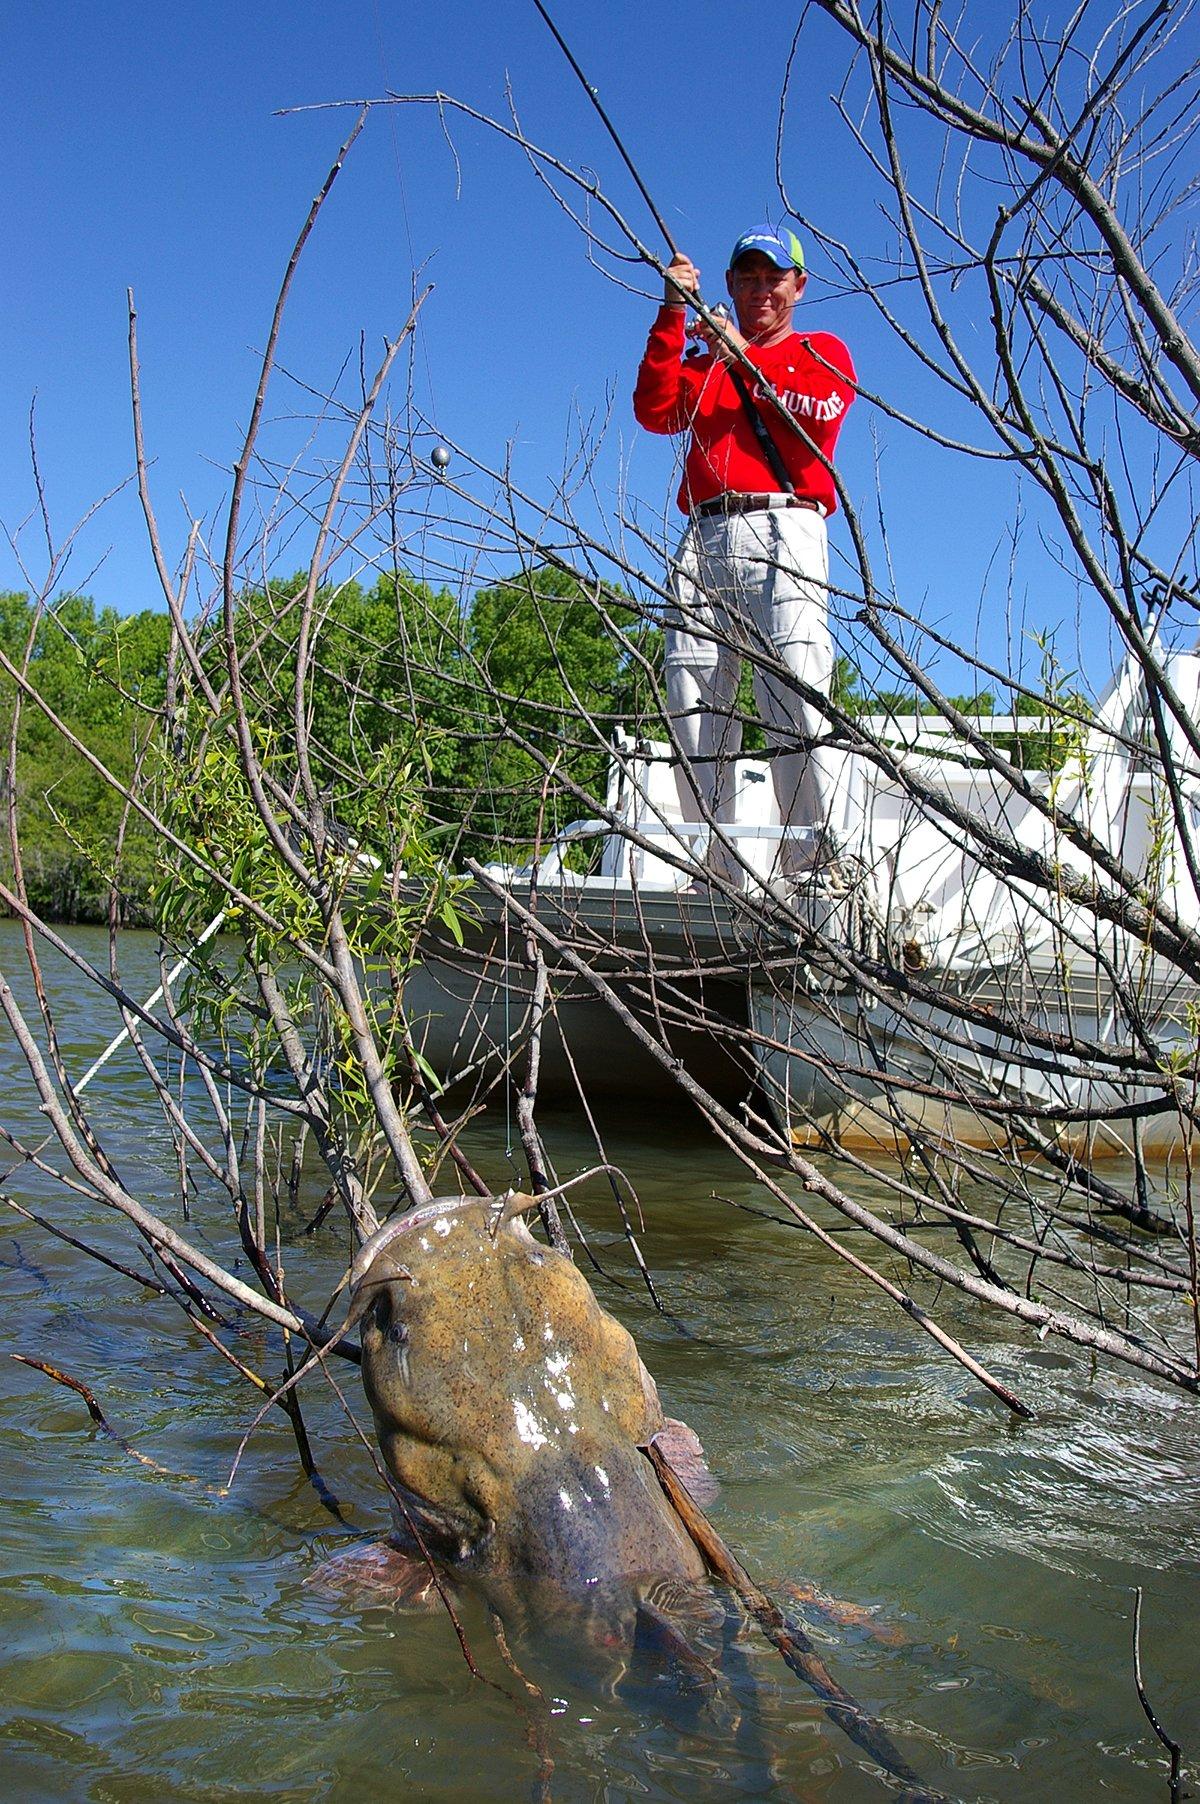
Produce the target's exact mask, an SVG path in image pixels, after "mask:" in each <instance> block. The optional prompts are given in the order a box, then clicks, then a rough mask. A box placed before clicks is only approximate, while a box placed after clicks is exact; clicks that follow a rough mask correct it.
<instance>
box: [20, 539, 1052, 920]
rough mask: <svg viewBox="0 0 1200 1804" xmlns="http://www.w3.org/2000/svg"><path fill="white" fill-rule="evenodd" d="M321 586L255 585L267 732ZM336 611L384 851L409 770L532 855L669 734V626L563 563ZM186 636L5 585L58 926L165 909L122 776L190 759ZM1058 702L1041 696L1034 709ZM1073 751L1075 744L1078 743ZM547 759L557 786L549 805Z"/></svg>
mask: <svg viewBox="0 0 1200 1804" xmlns="http://www.w3.org/2000/svg"><path fill="white" fill-rule="evenodd" d="M304 580H305V579H304V578H303V577H302V576H300V575H296V576H294V577H290V578H288V579H286V580H283V581H281V582H271V583H268V584H266V585H264V586H262V587H258V588H253V589H248V590H245V591H244V592H243V593H242V595H241V596H240V597H239V606H238V616H237V628H236V641H237V644H238V647H239V657H240V659H241V663H242V670H243V675H244V678H245V681H246V684H247V689H248V693H249V697H250V705H251V711H252V714H253V717H254V719H255V720H256V721H257V723H258V725H259V729H260V730H261V731H263V732H270V733H278V732H280V731H286V730H287V722H288V720H289V718H290V709H291V705H292V703H291V692H292V684H293V677H294V672H295V664H296V650H297V645H296V641H297V631H298V621H299V619H300V614H301V610H300V608H299V606H298V601H299V597H300V596H301V593H302V591H303V588H304ZM598 600H600V605H599V606H598ZM319 606H320V611H321V615H322V626H321V634H320V647H319V655H318V659H317V664H316V669H315V671H314V675H313V681H312V683H311V685H308V686H307V695H308V699H307V701H306V706H307V708H308V709H309V713H310V723H311V737H312V745H313V747H314V753H315V758H316V763H317V770H318V777H319V781H320V783H321V786H322V789H323V791H324V792H325V793H326V795H327V797H328V805H329V812H330V817H331V819H332V820H334V821H336V822H337V824H338V825H339V827H341V828H343V829H344V830H345V831H346V832H347V833H349V834H352V835H354V836H355V837H356V838H359V839H362V840H364V841H365V842H367V843H371V844H376V843H378V841H379V837H380V826H381V823H380V819H379V814H378V809H379V798H380V794H381V784H382V790H383V792H384V793H386V789H387V773H388V771H390V770H394V771H396V772H397V773H399V772H401V771H403V772H405V773H411V772H412V771H413V770H414V769H416V770H417V772H418V776H419V782H420V788H421V791H422V794H423V797H424V807H423V820H422V827H423V831H424V832H425V833H426V835H427V836H428V838H429V840H430V843H431V844H432V846H433V847H434V848H435V849H436V850H439V851H441V852H442V853H444V854H445V855H446V856H448V857H462V856H465V855H467V854H472V855H475V856H479V857H484V858H487V857H493V856H500V857H505V858H512V857H519V856H521V855H522V854H525V853H528V852H531V851H532V850H533V848H534V847H535V845H536V843H537V842H538V840H539V837H540V838H541V839H542V840H543V841H544V840H545V839H548V838H550V837H552V836H553V834H554V833H555V832H556V831H557V830H558V829H559V828H561V827H562V826H563V825H565V824H566V818H573V814H572V810H571V798H572V795H573V794H575V795H579V796H584V795H597V794H599V795H603V793H604V782H605V769H606V764H607V750H606V747H607V745H608V743H609V742H610V741H611V737H612V733H613V731H614V729H615V728H617V727H618V726H621V727H625V728H627V729H630V730H633V731H635V732H637V733H639V734H641V735H642V736H643V737H653V738H663V737H665V736H666V728H665V726H664V725H663V722H662V718H661V713H660V710H659V706H658V702H657V698H656V677H657V671H658V668H659V665H660V662H661V651H662V642H661V633H660V631H659V630H658V628H657V627H656V626H654V625H646V624H645V622H644V620H643V619H642V618H641V617H640V616H639V614H638V612H637V611H636V610H635V609H634V608H633V607H632V606H631V605H630V606H625V605H623V604H622V601H621V600H620V599H619V598H618V599H616V600H614V599H613V598H612V597H611V596H608V597H606V598H603V599H601V598H598V597H597V596H595V595H592V594H589V593H587V592H586V591H585V589H584V587H583V586H582V585H581V584H580V582H579V581H578V579H577V578H575V577H573V576H570V575H568V574H566V573H564V572H563V571H561V570H558V569H556V568H554V567H552V566H548V565H543V566H540V567H537V568H535V569H532V570H529V571H525V572H522V573H520V574H519V575H517V576H514V577H513V578H511V579H509V580H506V581H502V582H499V583H496V584H493V585H490V586H487V587H484V588H481V589H479V590H478V591H476V592H475V594H474V595H473V596H472V597H471V598H470V599H469V600H468V601H466V602H465V603H464V602H463V601H460V599H459V598H458V597H457V596H456V595H455V594H454V592H453V591H452V590H451V589H449V588H447V587H440V588H435V587H433V586H431V585H430V584H428V583H425V582H421V581H419V580H418V579H417V578H415V577H413V576H411V575H410V574H408V573H407V572H405V571H403V570H394V571H390V572H386V573H384V574H382V575H379V576H378V577H377V578H376V580H375V582H374V583H373V584H372V585H371V586H370V587H366V586H364V585H363V584H362V583H360V582H357V581H349V582H345V583H341V584H338V585H337V586H336V587H330V588H329V589H328V590H326V591H323V592H322V594H321V596H320V598H319ZM220 638H221V634H220V629H219V627H218V625H217V624H216V623H215V622H210V623H209V625H208V627H207V629H206V630H205V631H202V632H201V633H200V635H199V639H198V642H199V643H200V645H201V647H202V648H205V647H206V649H204V650H202V658H203V661H204V662H206V663H209V664H211V666H212V668H213V670H214V671H216V670H217V669H219V668H221V667H222V666H223V662H224V656H225V652H224V648H223V646H222V645H221V644H220V643H219V641H220ZM171 643H172V635H171V624H170V620H169V617H168V616H167V615H166V614H165V613H162V612H156V611H153V610H150V609H146V610H142V611H141V612H139V613H135V614H132V615H128V616H124V617H122V616H120V615H118V614H117V613H116V612H115V611H114V610H113V609H111V608H103V609H99V610H98V609H97V608H96V606H95V604H94V603H93V601H92V600H91V599H90V598H89V597H88V596H86V595H74V594H69V595H64V596H62V597H60V598H59V599H57V600H56V601H55V602H54V603H53V604H52V605H51V606H49V607H45V608H41V609H39V608H37V607H35V605H34V604H33V602H32V601H31V600H30V598H29V597H28V596H27V595H24V594H21V593H6V594H0V648H2V649H3V651H4V652H5V654H6V655H7V656H8V658H9V659H10V660H11V661H12V662H13V663H14V664H15V665H16V666H18V668H23V669H24V670H25V671H26V672H27V676H28V681H29V684H30V686H31V688H32V689H33V690H34V691H36V693H37V696H38V697H39V698H40V701H41V703H42V704H44V706H41V705H38V703H37V702H35V701H34V700H32V699H30V698H29V697H28V696H26V697H25V698H24V699H21V692H20V689H19V686H18V685H17V684H15V683H14V681H13V680H12V679H11V678H9V677H7V676H5V675H3V674H0V731H2V732H3V744H4V747H5V752H6V756H5V761H4V768H3V771H2V772H0V783H2V784H3V793H4V802H5V809H6V815H7V812H8V808H9V805H10V803H11V804H12V805H13V806H14V807H15V813H16V819H17V823H18V826H19V835H20V846H21V866H22V871H21V874H22V877H23V881H24V884H25V889H26V893H27V897H28V900H29V903H30V905H31V906H32V907H33V908H34V909H35V910H36V911H37V912H38V913H39V914H41V915H42V916H43V917H45V918H47V919H51V920H56V921H64V922H71V921H101V920H104V919H106V918H107V916H108V911H109V908H110V902H111V900H112V899H113V898H114V897H115V899H116V906H117V909H118V914H119V917H120V918H121V919H122V920H123V921H124V922H125V923H127V924H138V923H147V922H150V921H151V920H152V919H153V918H154V906H153V888H154V881H155V874H156V869H157V860H156V845H155V837H154V834H153V832H152V831H151V830H150V829H149V828H148V827H147V826H146V824H145V823H144V822H143V820H142V819H141V818H140V817H139V816H138V815H137V813H136V812H134V811H131V810H129V809H128V808H127V807H126V804H125V802H124V800H123V798H122V796H121V795H120V793H119V791H118V790H117V789H114V787H113V786H112V785H111V784H110V783H109V782H108V781H107V780H106V778H105V776H104V774H103V770H107V771H109V772H111V773H112V775H113V776H115V777H116V778H117V779H118V781H119V783H121V784H123V785H125V786H127V787H128V786H130V785H132V784H134V782H135V778H136V779H137V781H139V782H140V781H145V780H146V779H147V778H149V779H150V780H151V781H153V776H154V769H155V762H156V760H159V759H161V758H163V757H164V756H168V757H171V756H174V753H173V752H172V750H171V748H170V745H169V737H170V735H169V732H164V723H165V720H166V715H167V712H168V711H169V710H168V700H169V691H170V689H171V684H170V679H169V667H170V663H171ZM1060 699H1061V694H1060ZM1069 699H1070V703H1071V706H1072V708H1073V709H1075V708H1078V707H1079V706H1081V705H1083V704H1082V701H1081V698H1080V697H1079V696H1077V695H1075V694H1072V695H1071V696H1070V698H1069ZM834 700H835V702H836V703H837V704H838V705H839V706H840V707H841V708H843V709H844V710H845V711H846V712H847V713H851V714H864V713H871V712H876V713H879V712H887V713H894V714H897V715H905V714H913V713H916V712H921V711H927V706H926V705H925V704H922V702H921V701H920V700H919V698H917V697H916V696H915V695H913V694H906V693H903V692H901V691H890V690H889V691H887V692H882V691H881V692H878V693H863V692H862V690H861V687H860V682H859V676H858V673H857V671H856V670H855V668H854V666H853V664H852V663H851V662H850V660H848V659H846V658H840V659H839V660H838V669H837V675H836V680H835V691H834ZM957 700H958V704H959V705H960V706H961V707H962V708H963V709H964V710H966V711H968V712H970V713H972V714H975V715H990V714H992V713H994V712H995V711H996V709H995V697H994V694H993V693H992V692H990V691H988V692H981V693H978V694H975V695H972V696H966V697H959V698H957ZM738 706H739V709H740V711H741V713H742V714H743V716H744V722H745V730H744V746H745V749H746V750H747V751H748V752H754V751H757V750H760V749H761V747H762V744H763V741H762V735H761V733H760V732H759V730H758V728H757V726H756V723H755V720H754V703H753V696H752V689H751V684H750V673H749V670H747V671H746V672H745V673H744V680H743V684H742V688H741V691H740V693H739V698H738ZM1044 706H1045V704H1044V703H1043V702H1042V701H1041V700H1039V698H1037V697H1036V696H1029V695H1023V696H1018V697H1017V698H1016V700H1015V705H1014V709H1013V711H1014V712H1015V713H1026V714H1030V713H1037V712H1039V711H1040V710H1042V709H1043V708H1044ZM14 727H15V734H14ZM63 729H65V733H64V730H63ZM1057 743H1059V744H1065V741H1063V740H1062V736H1061V735H1059V738H1058V741H1057ZM1055 745H1056V739H1055V734H1054V732H1053V731H1047V732H1046V733H1045V734H1036V735H1025V736H1024V737H1023V739H1022V741H1021V742H1019V743H1018V742H1016V741H1010V740H1006V741H1005V749H1011V750H1012V751H1013V752H1014V753H1015V754H1019V755H1021V756H1022V758H1023V760H1024V762H1026V763H1027V764H1029V765H1032V766H1041V767H1044V766H1045V765H1046V764H1047V763H1049V762H1053V761H1054V758H1055ZM84 747H86V748H87V751H86V752H85V750H84V749H82V748H84ZM533 748H536V754H540V756H538V755H535V751H534V749H533ZM87 752H90V753H91V758H89V757H88V755H87ZM547 757H548V758H550V759H552V760H553V761H554V763H555V770H556V774H557V779H558V780H557V781H556V782H555V784H554V785H553V786H552V789H553V794H552V795H551V796H550V797H548V798H547V799H545V800H544V799H543V790H544V788H545V787H546V786H545V782H544V770H545V765H544V763H543V762H542V760H543V759H545V758H547ZM98 766H102V767H103V770H102V769H100V768H98ZM367 770H370V771H371V772H373V773H374V776H375V779H376V780H375V781H374V782H372V783H370V784H364V783H363V780H362V779H363V774H364V771H367ZM564 810H566V818H559V816H560V815H561V814H562V813H563V811H564ZM371 811H373V812H371ZM580 811H581V810H580V809H575V810H574V813H578V812H580ZM368 812H371V818H367V813H368ZM0 872H2V873H3V877H4V880H5V882H11V881H12V879H13V876H14V858H13V846H12V835H11V832H9V831H5V833H4V834H3V836H2V839H0Z"/></svg>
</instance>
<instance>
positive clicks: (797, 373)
mask: <svg viewBox="0 0 1200 1804" xmlns="http://www.w3.org/2000/svg"><path fill="white" fill-rule="evenodd" d="M807 280H808V278H807V276H806V274H805V271H804V253H803V250H802V248H801V245H800V242H799V240H798V239H797V238H796V237H795V236H794V234H793V233H791V232H788V233H786V235H785V234H781V233H779V232H777V231H775V229H774V228H773V227H771V226H769V225H763V226H757V227H755V228H754V230H752V231H750V232H746V233H744V234H743V236H742V237H741V238H739V239H738V241H737V243H736V244H735V245H734V247H733V252H732V254H731V256H730V259H729V268H728V270H727V271H726V276H725V281H726V287H727V289H728V292H729V296H730V299H731V300H732V301H733V305H734V312H735V315H736V320H737V325H736V329H735V328H734V326H733V324H732V323H731V324H729V325H728V326H726V327H725V328H724V336H725V339H726V340H727V341H728V342H726V343H723V342H722V341H721V338H720V337H719V336H718V335H717V334H716V333H714V331H713V330H712V328H711V327H709V326H707V325H705V324H704V323H702V322H699V321H698V322H697V323H696V324H695V325H693V326H692V327H691V329H690V333H686V332H685V318H686V312H687V302H686V301H685V300H684V298H683V296H684V295H687V294H698V293H699V286H700V271H699V270H698V269H697V268H696V267H695V265H694V264H693V263H692V262H691V260H690V258H688V257H685V256H683V255H677V256H676V257H675V258H674V259H673V260H672V262H671V264H670V266H669V269H668V272H667V281H666V295H665V299H664V302H663V305H662V307H661V308H660V310H659V313H658V317H657V318H656V319H655V321H654V324H653V326H652V327H651V329H650V338H649V342H648V343H647V346H646V354H645V356H644V358H643V359H642V364H641V368H640V369H639V371H638V378H637V386H636V388H635V390H634V397H633V410H634V414H635V416H636V418H637V420H638V422H639V424H640V425H642V426H644V427H646V429H647V430H648V431H650V432H662V433H683V432H686V433H688V434H689V435H690V437H689V441H688V448H687V456H686V460H685V464H684V471H683V481H682V484H681V486H680V490H679V498H678V499H679V506H680V508H681V509H682V511H683V512H684V513H685V514H686V515H687V517H688V526H687V529H686V531H685V532H684V535H683V539H682V541H681V542H680V545H679V549H678V551H677V553H676V556H675V562H674V565H673V566H672V569H671V573H670V586H671V591H672V595H673V598H674V599H673V606H672V608H671V610H670V613H669V615H668V625H667V636H666V685H667V707H668V710H669V713H670V716H671V722H672V725H673V728H674V731H675V734H676V737H677V738H678V741H679V745H680V749H681V750H682V751H683V752H684V753H685V755H686V766H685V768H684V769H683V770H681V772H680V775H679V781H678V788H679V797H680V803H681V806H682V809H683V815H684V819H685V820H701V819H703V818H704V808H707V809H708V811H709V812H710V813H711V814H712V816H713V818H714V819H715V820H716V821H718V822H720V821H724V820H729V819H730V818H731V814H732V804H733V795H732V789H733V783H732V773H731V769H730V762H731V760H732V759H733V758H735V757H736V756H737V754H738V752H739V750H740V749H741V726H740V723H739V722H738V721H737V720H736V718H735V717H734V708H733V704H734V696H735V693H736V690H737V683H738V675H739V672H740V669H741V664H742V658H743V653H744V652H749V653H753V652H754V651H755V650H757V651H758V653H759V654H760V656H761V654H763V653H766V654H768V655H769V654H772V653H773V654H774V655H775V657H776V658H777V659H778V660H779V662H781V663H782V664H783V666H784V667H785V669H786V670H788V671H790V672H791V673H792V675H793V676H795V677H797V678H799V679H800V680H801V681H802V682H803V683H805V684H806V685H808V686H809V688H811V689H812V690H814V691H816V692H817V693H818V694H820V695H828V693H829V687H830V682H831V679H832V675H833V646H832V642H831V640H830V636H829V620H828V581H829V559H828V546H827V542H826V534H825V519H826V516H827V515H829V514H831V513H833V511H834V509H835V508H836V507H837V493H836V490H835V487H834V482H833V476H832V471H831V469H830V459H831V458H832V455H833V449H834V444H835V442H836V440H837V436H838V431H839V429H840V427H841V423H842V418H843V416H844V414H845V412H846V409H847V408H848V407H849V405H850V403H851V401H852V400H853V399H854V382H855V375H854V365H853V364H852V363H851V361H850V353H849V352H848V351H847V349H846V347H845V345H844V344H843V343H842V341H841V340H840V339H839V338H834V337H833V336H832V335H831V334H830V333H828V332H811V333H806V334H804V335H803V336H800V335H798V334H797V333H796V332H794V331H793V329H792V313H793V309H794V308H795V306H796V303H797V302H798V301H799V300H800V298H801V296H802V295H803V293H804V289H805V284H806V282H807ZM681 291H682V292H681ZM686 336H691V337H692V338H693V339H696V340H698V341H699V343H700V344H702V345H703V346H704V347H706V348H705V349H704V350H699V349H697V350H693V351H692V352H690V353H689V354H688V355H687V356H686V357H685V356H684V355H683V352H684V345H685V337H686ZM735 349H736V350H739V351H742V352H744V353H745V356H746V358H747V359H748V361H749V362H750V363H751V364H753V366H754V368H755V369H757V370H759V371H761V374H762V381H761V383H760V382H756V381H755V380H754V378H753V377H752V376H749V375H748V373H747V372H746V371H745V370H744V368H743V369H739V367H738V365H737V363H736V362H735V360H734V350H735ZM764 385H769V391H773V392H774V394H775V395H777V396H778V398H779V400H780V401H781V402H782V403H783V405H784V407H785V408H786V409H787V411H788V413H789V414H790V415H791V417H792V419H793V420H794V421H795V422H796V424H797V426H798V427H799V431H796V430H793V429H792V428H791V427H790V426H789V425H788V424H787V423H785V422H784V421H783V420H781V419H780V417H779V415H778V413H777V411H776V410H775V408H774V406H773V405H772V403H771V401H770V399H769V393H768V390H767V389H766V387H765V386H764ZM739 387H740V390H741V392H740V393H739ZM752 413H753V414H756V415H757V416H758V421H759V425H758V426H757V427H756V425H755V423H754V420H753V419H752V417H751V415H752ZM754 692H755V699H756V701H757V703H758V708H759V712H760V715H761V717H762V722H763V727H764V730H765V733H766V737H767V742H768V745H769V746H770V747H771V750H772V752H773V753H774V754H775V755H774V756H773V757H772V760H771V773H772V778H773V781H774V787H775V797H776V801H777V803H778V807H779V818H780V821H781V822H782V823H783V825H784V826H785V827H791V828H792V829H793V830H794V831H793V833H792V834H791V835H790V836H785V839H784V841H783V844H782V851H781V856H780V859H779V861H778V865H777V871H778V872H779V874H781V875H783V876H785V877H788V878H791V877H797V876H802V875H803V874H804V873H805V872H806V871H808V870H811V868H812V866H813V864H814V862H815V861H816V860H817V859H818V858H819V857H820V856H821V855H822V849H823V840H824V835H825V832H826V828H827V804H828V784H827V783H826V782H825V780H824V775H823V772H822V770H821V768H820V761H819V757H818V756H810V754H809V752H808V751H807V750H805V749H800V750H797V749H795V748H796V744H797V739H801V740H808V741H811V740H812V739H814V738H815V737H816V736H817V735H818V734H819V733H820V731H821V727H822V716H821V711H820V709H819V708H818V707H817V706H815V705H814V704H813V703H811V702H807V701H804V700H803V699H802V698H801V697H800V696H799V695H798V694H797V693H796V691H795V689H794V688H792V687H791V686H790V685H789V684H788V683H787V682H786V681H781V680H780V677H779V676H778V675H775V676H772V674H771V673H770V672H769V671H763V670H762V669H760V668H757V667H755V668H754ZM788 746H790V747H792V748H793V749H792V750H790V751H788V750H786V749H782V748H786V747H788ZM701 803H703V805H704V808H702V806H701ZM714 863H715V864H716V865H717V868H723V869H725V870H726V873H727V874H735V873H731V871H730V867H729V866H728V864H723V863H722V862H721V861H719V860H716V861H714Z"/></svg>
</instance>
